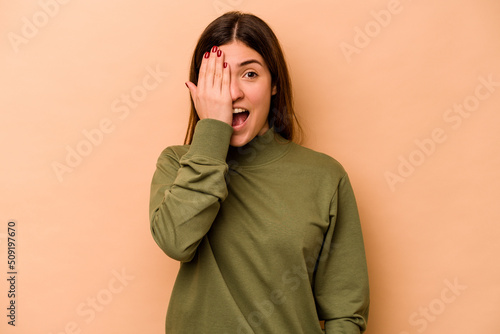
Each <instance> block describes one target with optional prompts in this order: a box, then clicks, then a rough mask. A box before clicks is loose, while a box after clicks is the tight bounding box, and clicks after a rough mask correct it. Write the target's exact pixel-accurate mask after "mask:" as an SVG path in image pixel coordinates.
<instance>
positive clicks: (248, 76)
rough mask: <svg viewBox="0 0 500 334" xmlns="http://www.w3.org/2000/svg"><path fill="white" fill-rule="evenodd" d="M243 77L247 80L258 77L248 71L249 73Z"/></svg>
mask: <svg viewBox="0 0 500 334" xmlns="http://www.w3.org/2000/svg"><path fill="white" fill-rule="evenodd" d="M244 76H245V77H247V78H250V79H252V78H256V77H257V76H258V74H257V73H255V72H252V71H250V72H247V73H245V75H244Z"/></svg>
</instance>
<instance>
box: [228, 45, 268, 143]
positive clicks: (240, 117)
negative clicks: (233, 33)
mask: <svg viewBox="0 0 500 334" xmlns="http://www.w3.org/2000/svg"><path fill="white" fill-rule="evenodd" d="M219 48H220V49H221V50H222V51H223V52H224V55H225V58H224V60H225V62H227V63H228V65H229V68H230V70H231V83H230V91H231V98H232V100H233V124H232V125H233V130H234V131H233V135H232V137H231V142H230V144H231V146H236V147H240V146H243V145H245V144H247V143H248V142H250V141H251V140H252V139H253V138H255V136H257V135H262V134H264V133H265V132H266V131H267V130H268V129H269V125H268V124H267V116H268V114H269V108H270V105H271V96H272V95H274V94H276V87H271V73H270V72H269V69H268V68H267V65H266V63H265V61H264V59H263V58H262V56H261V55H260V54H259V53H258V52H257V51H255V50H254V49H252V48H249V47H248V46H246V45H245V44H243V43H242V42H239V41H234V42H231V43H229V44H224V45H221V46H219ZM242 110H245V111H244V112H241V111H242Z"/></svg>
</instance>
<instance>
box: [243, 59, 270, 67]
mask: <svg viewBox="0 0 500 334" xmlns="http://www.w3.org/2000/svg"><path fill="white" fill-rule="evenodd" d="M254 63H256V64H259V65H260V66H262V67H264V66H263V65H262V64H261V63H260V61H258V60H257V59H249V60H245V61H244V62H242V63H240V64H239V65H238V66H239V67H243V66H246V65H250V64H254Z"/></svg>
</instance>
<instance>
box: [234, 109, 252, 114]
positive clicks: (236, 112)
mask: <svg viewBox="0 0 500 334" xmlns="http://www.w3.org/2000/svg"><path fill="white" fill-rule="evenodd" d="M245 111H248V110H246V109H241V108H234V109H233V114H239V113H240V112H245Z"/></svg>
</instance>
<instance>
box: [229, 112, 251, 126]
mask: <svg viewBox="0 0 500 334" xmlns="http://www.w3.org/2000/svg"><path fill="white" fill-rule="evenodd" d="M249 115H250V113H249V112H248V110H246V109H241V108H234V109H233V124H232V126H233V127H238V126H240V125H242V124H243V123H245V121H246V120H247V118H248V116H249Z"/></svg>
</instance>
